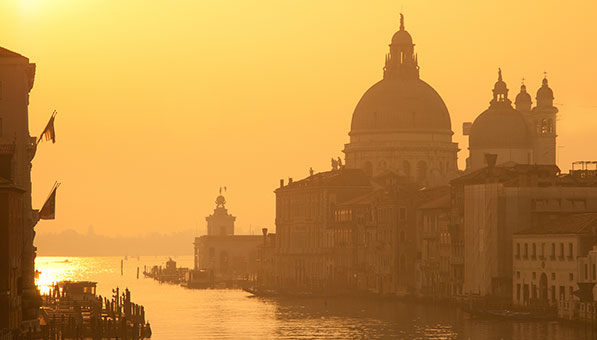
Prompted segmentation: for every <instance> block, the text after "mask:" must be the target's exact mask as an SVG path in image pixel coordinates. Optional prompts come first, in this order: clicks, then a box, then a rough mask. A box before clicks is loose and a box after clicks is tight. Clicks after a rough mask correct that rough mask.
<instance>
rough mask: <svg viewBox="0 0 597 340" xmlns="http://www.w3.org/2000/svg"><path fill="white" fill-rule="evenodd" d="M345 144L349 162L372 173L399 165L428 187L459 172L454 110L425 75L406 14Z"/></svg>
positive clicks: (403, 172) (400, 170) (356, 112)
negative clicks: (453, 136) (380, 77)
mask: <svg viewBox="0 0 597 340" xmlns="http://www.w3.org/2000/svg"><path fill="white" fill-rule="evenodd" d="M349 135H350V143H348V144H346V145H345V148H344V153H345V154H346V166H347V167H348V168H358V169H363V170H364V171H365V173H367V174H368V175H378V174H381V173H383V172H384V171H387V170H393V171H395V172H396V173H397V174H399V175H401V176H405V177H408V178H411V179H413V180H416V181H417V182H419V183H422V184H425V185H427V186H430V185H431V186H434V185H439V184H447V183H448V180H449V179H451V178H454V177H456V175H457V173H458V164H457V162H456V160H457V156H456V154H457V152H458V145H457V144H456V143H454V142H452V135H453V132H452V126H451V121H450V114H449V112H448V109H447V107H446V105H445V103H444V101H443V100H442V98H441V97H440V95H439V94H438V93H437V92H436V91H435V90H434V89H433V88H432V87H431V86H429V85H428V84H427V83H425V82H424V81H423V80H421V79H420V77H419V64H418V59H417V55H416V54H415V53H414V44H413V40H412V37H411V35H410V34H409V33H408V32H407V31H406V30H405V28H404V17H403V16H402V15H401V18H400V29H399V30H398V32H396V33H395V34H394V36H393V37H392V41H391V44H390V52H389V54H388V55H387V56H386V62H385V66H384V69H383V79H382V80H381V81H379V82H378V83H376V84H375V85H373V86H372V87H371V88H370V89H369V90H367V92H365V94H364V95H363V97H362V98H361V100H360V101H359V102H358V104H357V106H356V108H355V110H354V113H353V116H352V124H351V128H350V133H349Z"/></svg>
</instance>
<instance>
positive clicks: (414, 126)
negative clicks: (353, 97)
mask: <svg viewBox="0 0 597 340" xmlns="http://www.w3.org/2000/svg"><path fill="white" fill-rule="evenodd" d="M377 131H380V132H381V131H388V132H390V131H391V132H400V131H412V132H446V133H449V134H452V127H451V122H450V114H449V113H448V109H447V108H446V104H445V103H444V101H443V100H442V98H441V97H440V96H439V94H438V93H437V92H436V91H435V90H434V89H433V88H432V87H431V86H429V85H428V84H427V83H425V82H424V81H422V80H421V79H419V78H408V77H391V78H385V79H383V80H381V81H379V82H378V83H376V84H375V85H373V86H372V87H371V88H370V89H369V90H367V92H365V94H364V95H363V97H362V98H361V100H360V101H359V103H358V104H357V106H356V108H355V110H354V113H353V116H352V124H351V132H350V134H351V135H352V134H355V133H362V132H377Z"/></svg>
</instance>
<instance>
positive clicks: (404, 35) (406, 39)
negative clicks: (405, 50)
mask: <svg viewBox="0 0 597 340" xmlns="http://www.w3.org/2000/svg"><path fill="white" fill-rule="evenodd" d="M392 44H396V45H412V44H413V38H412V37H411V36H410V33H408V32H407V31H403V30H400V31H398V32H396V33H394V36H393V37H392Z"/></svg>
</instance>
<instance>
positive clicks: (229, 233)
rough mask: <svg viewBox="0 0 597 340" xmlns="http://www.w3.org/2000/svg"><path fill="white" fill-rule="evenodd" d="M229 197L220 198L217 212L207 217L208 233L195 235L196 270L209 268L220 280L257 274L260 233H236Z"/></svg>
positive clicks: (220, 196) (215, 277) (261, 239)
mask: <svg viewBox="0 0 597 340" xmlns="http://www.w3.org/2000/svg"><path fill="white" fill-rule="evenodd" d="M235 219H236V217H234V216H232V215H230V214H229V213H228V210H227V209H226V199H225V198H224V196H222V195H219V196H218V197H217V198H216V208H215V209H214V213H213V214H212V215H210V216H208V217H207V218H206V221H207V235H204V236H201V237H196V238H195V243H194V245H195V268H194V269H195V270H208V271H209V272H210V273H211V275H212V277H213V278H214V279H215V280H216V281H219V280H231V279H237V278H248V277H249V276H254V275H256V274H257V270H258V267H257V247H258V246H259V245H261V244H262V243H263V238H262V236H259V235H234V220H235Z"/></svg>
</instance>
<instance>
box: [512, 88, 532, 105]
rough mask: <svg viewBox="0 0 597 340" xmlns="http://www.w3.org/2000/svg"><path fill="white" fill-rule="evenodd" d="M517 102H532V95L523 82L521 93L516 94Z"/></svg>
mask: <svg viewBox="0 0 597 340" xmlns="http://www.w3.org/2000/svg"><path fill="white" fill-rule="evenodd" d="M514 102H515V103H530V102H531V95H530V94H528V92H527V87H526V85H524V84H522V86H520V93H519V94H517V95H516V100H515V101H514Z"/></svg>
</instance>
